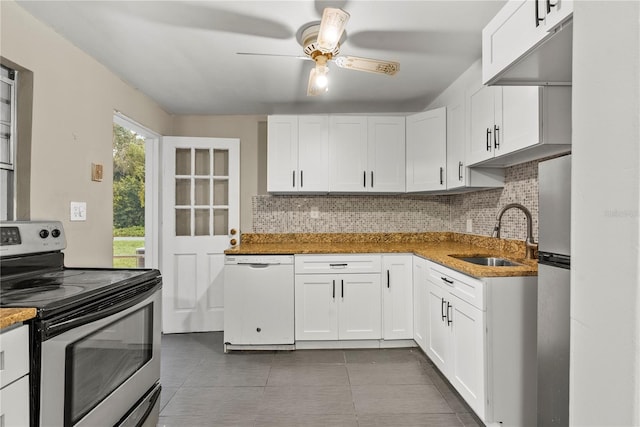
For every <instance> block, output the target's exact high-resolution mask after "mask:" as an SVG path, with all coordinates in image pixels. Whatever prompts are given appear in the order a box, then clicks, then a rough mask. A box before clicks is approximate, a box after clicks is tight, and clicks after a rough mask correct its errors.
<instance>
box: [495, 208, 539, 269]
mask: <svg viewBox="0 0 640 427" xmlns="http://www.w3.org/2000/svg"><path fill="white" fill-rule="evenodd" d="M511 208H516V209H520V210H521V211H522V212H524V215H525V216H526V217H527V239H526V240H525V245H526V248H527V253H526V258H529V259H533V254H534V252H533V251H534V249H537V248H538V244H537V243H536V242H534V241H533V219H532V218H531V212H529V209H527V208H526V207H524V206H523V205H521V204H520V203H509V204H508V205H505V206H504V207H503V208H502V209H500V212H498V218H497V222H496V226H495V227H494V228H493V233H492V234H491V237H498V238H499V237H500V227H501V225H502V223H501V222H502V215H504V213H505V212H506V211H508V210H509V209H511Z"/></svg>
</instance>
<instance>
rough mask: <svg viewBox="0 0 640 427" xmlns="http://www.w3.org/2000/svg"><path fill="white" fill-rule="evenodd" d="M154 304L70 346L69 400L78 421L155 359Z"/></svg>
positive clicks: (68, 350)
mask: <svg viewBox="0 0 640 427" xmlns="http://www.w3.org/2000/svg"><path fill="white" fill-rule="evenodd" d="M152 316H153V305H151V304H149V305H147V306H145V307H143V308H141V309H139V310H137V311H134V312H133V313H131V314H129V315H128V316H126V317H124V318H122V319H119V320H116V321H115V322H113V323H111V324H109V325H107V326H105V327H103V328H101V329H98V330H97V331H96V332H94V333H92V334H90V335H87V336H85V337H83V338H81V339H80V340H78V341H75V342H73V343H72V344H69V345H68V346H67V350H66V351H67V369H65V370H64V372H65V376H66V381H65V383H66V384H67V387H68V388H67V390H66V391H65V394H66V397H65V402H70V403H71V414H70V417H71V419H70V420H69V425H71V424H74V425H75V424H76V423H77V422H78V421H80V419H81V418H82V417H84V416H85V415H86V414H88V413H89V412H90V411H91V410H92V409H93V408H95V407H96V406H97V405H98V404H99V403H100V402H102V401H103V400H104V399H105V398H106V397H108V396H109V395H110V394H111V393H112V392H113V391H114V390H115V389H116V388H118V387H119V386H120V385H121V384H122V383H124V382H125V381H126V380H128V379H129V378H130V377H131V376H132V375H133V374H134V373H135V372H136V371H138V370H139V369H141V368H142V367H143V366H144V365H145V364H146V363H147V362H149V361H150V360H151V356H152V355H153V319H152Z"/></svg>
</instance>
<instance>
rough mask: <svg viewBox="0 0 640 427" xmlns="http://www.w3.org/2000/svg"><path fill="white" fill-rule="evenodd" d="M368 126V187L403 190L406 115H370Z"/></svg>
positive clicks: (378, 190)
mask: <svg viewBox="0 0 640 427" xmlns="http://www.w3.org/2000/svg"><path fill="white" fill-rule="evenodd" d="M368 126H369V127H368V131H367V139H368V157H369V159H368V161H367V163H368V165H369V172H368V179H369V182H368V183H367V187H368V189H369V190H370V191H376V192H389V193H396V192H397V193H404V192H405V175H406V174H405V120H404V117H369V119H368Z"/></svg>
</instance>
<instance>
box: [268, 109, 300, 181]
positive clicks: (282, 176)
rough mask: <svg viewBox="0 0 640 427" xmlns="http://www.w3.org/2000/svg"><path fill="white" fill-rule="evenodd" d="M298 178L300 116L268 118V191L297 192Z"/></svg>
mask: <svg viewBox="0 0 640 427" xmlns="http://www.w3.org/2000/svg"><path fill="white" fill-rule="evenodd" d="M299 184H300V178H299V176H298V116H269V117H268V118H267V190H268V191H274V192H290V191H296V190H297V189H298V186H299Z"/></svg>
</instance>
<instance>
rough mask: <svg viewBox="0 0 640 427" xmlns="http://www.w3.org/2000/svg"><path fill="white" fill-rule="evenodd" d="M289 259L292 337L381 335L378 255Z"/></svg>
mask: <svg viewBox="0 0 640 427" xmlns="http://www.w3.org/2000/svg"><path fill="white" fill-rule="evenodd" d="M295 263H296V273H297V274H296V276H295V324H296V326H295V330H296V340H300V341H313V340H327V341H329V340H365V339H380V338H382V303H381V291H380V255H373V256H369V255H362V256H359V255H344V256H342V255H337V256H332V255H296V257H295ZM299 273H302V274H299Z"/></svg>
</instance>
